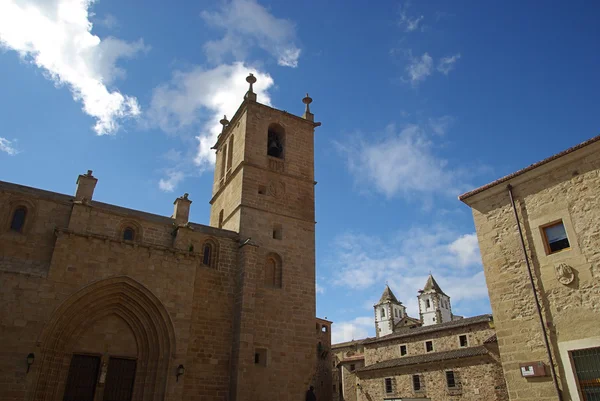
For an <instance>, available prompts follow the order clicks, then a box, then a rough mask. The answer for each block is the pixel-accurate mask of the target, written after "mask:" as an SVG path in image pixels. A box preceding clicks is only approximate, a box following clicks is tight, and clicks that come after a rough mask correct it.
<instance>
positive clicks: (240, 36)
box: [202, 0, 300, 67]
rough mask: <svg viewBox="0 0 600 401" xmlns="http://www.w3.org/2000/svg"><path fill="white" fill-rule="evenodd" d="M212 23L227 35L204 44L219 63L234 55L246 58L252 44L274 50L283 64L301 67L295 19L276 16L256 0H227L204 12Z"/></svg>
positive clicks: (242, 58) (279, 61)
mask: <svg viewBox="0 0 600 401" xmlns="http://www.w3.org/2000/svg"><path fill="white" fill-rule="evenodd" d="M202 18H203V19H204V21H206V22H207V23H208V24H210V25H212V26H215V27H217V28H221V29H223V30H224V31H225V36H223V38H222V39H220V40H216V41H210V42H207V43H206V44H205V45H204V49H205V50H206V53H207V55H208V57H209V59H211V60H212V61H214V62H215V63H221V62H222V61H223V58H224V57H225V56H226V55H228V54H232V55H233V56H234V57H235V58H236V59H237V60H244V59H245V58H246V57H247V55H248V53H249V50H250V48H251V47H253V46H258V47H259V48H261V49H263V50H265V51H266V52H268V53H270V54H271V55H272V56H273V57H275V59H277V62H278V64H279V65H281V66H286V67H297V66H298V58H299V57H300V49H299V48H298V47H297V46H296V44H295V43H294V42H295V38H296V28H295V26H294V24H293V23H292V22H291V21H288V20H285V19H281V18H276V17H275V16H273V15H272V14H271V13H270V12H269V11H268V10H267V9H266V8H265V7H263V6H261V5H260V4H258V3H257V2H256V1H255V0H232V1H231V2H225V3H223V6H222V8H221V10H220V11H217V12H208V11H204V12H203V13H202Z"/></svg>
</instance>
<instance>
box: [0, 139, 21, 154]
mask: <svg viewBox="0 0 600 401" xmlns="http://www.w3.org/2000/svg"><path fill="white" fill-rule="evenodd" d="M0 152H5V153H8V155H9V156H14V155H16V154H17V153H19V151H18V150H17V149H16V148H15V145H14V143H13V141H9V140H8V139H6V138H2V137H0Z"/></svg>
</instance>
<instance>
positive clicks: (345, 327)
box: [331, 316, 374, 344]
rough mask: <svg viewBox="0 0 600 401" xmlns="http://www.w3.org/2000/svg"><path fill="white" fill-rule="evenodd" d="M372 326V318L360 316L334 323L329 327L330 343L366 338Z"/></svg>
mask: <svg viewBox="0 0 600 401" xmlns="http://www.w3.org/2000/svg"><path fill="white" fill-rule="evenodd" d="M373 325H374V321H373V317H371V316H362V317H357V318H355V319H352V320H349V321H343V322H334V324H333V325H332V326H331V343H332V344H337V343H341V342H345V341H351V340H359V339H362V338H365V337H367V336H368V334H369V332H370V331H372V328H373Z"/></svg>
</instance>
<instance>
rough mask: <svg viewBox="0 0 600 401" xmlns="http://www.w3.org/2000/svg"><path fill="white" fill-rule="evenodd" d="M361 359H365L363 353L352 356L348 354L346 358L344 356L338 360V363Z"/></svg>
mask: <svg viewBox="0 0 600 401" xmlns="http://www.w3.org/2000/svg"><path fill="white" fill-rule="evenodd" d="M363 359H365V356H364V354H360V355H353V356H349V357H347V358H344V359H342V360H341V361H340V363H348V362H356V361H362V360H363Z"/></svg>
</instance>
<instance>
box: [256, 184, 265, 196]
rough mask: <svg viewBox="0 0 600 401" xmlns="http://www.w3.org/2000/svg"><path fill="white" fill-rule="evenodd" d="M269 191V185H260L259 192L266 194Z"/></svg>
mask: <svg viewBox="0 0 600 401" xmlns="http://www.w3.org/2000/svg"><path fill="white" fill-rule="evenodd" d="M266 193H267V187H266V186H265V185H259V186H258V194H259V195H265V194H266Z"/></svg>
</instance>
